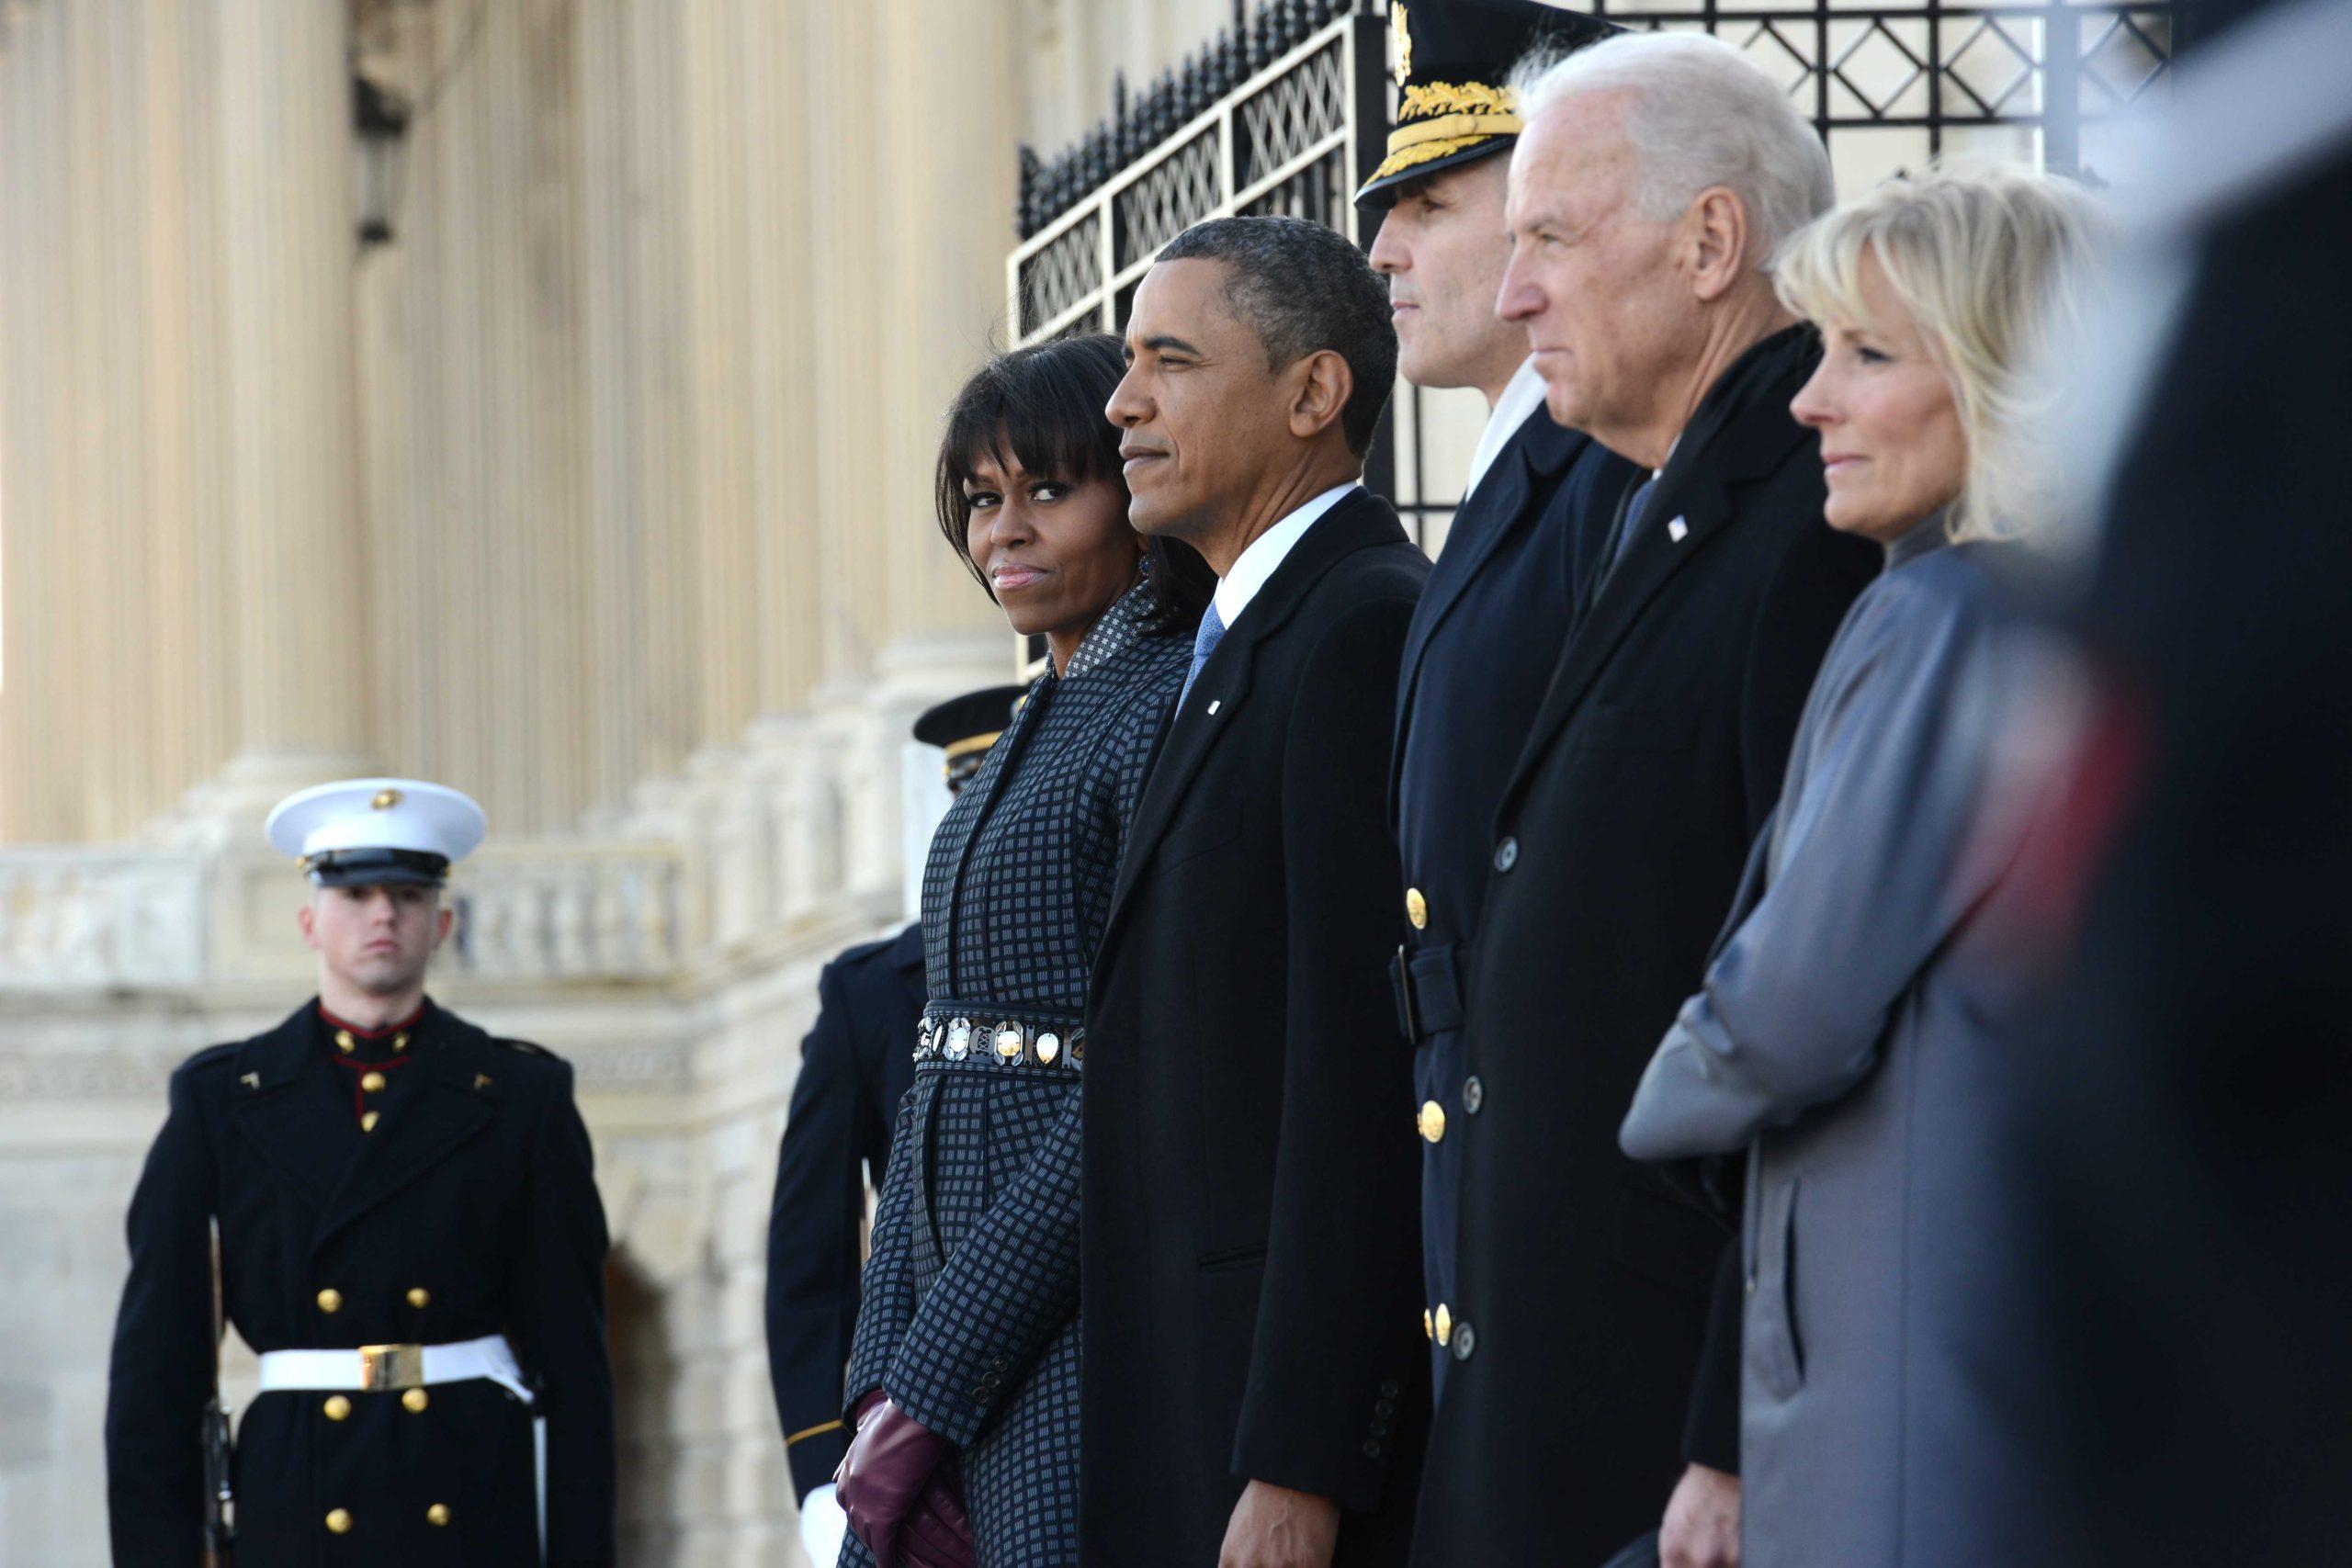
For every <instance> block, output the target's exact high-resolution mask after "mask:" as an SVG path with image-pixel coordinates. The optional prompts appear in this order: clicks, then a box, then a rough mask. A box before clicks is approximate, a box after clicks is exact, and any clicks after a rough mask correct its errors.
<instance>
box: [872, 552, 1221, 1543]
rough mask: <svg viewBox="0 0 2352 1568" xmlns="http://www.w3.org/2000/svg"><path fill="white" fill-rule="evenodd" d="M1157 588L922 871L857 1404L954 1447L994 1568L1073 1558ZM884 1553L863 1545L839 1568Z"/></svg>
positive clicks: (1043, 702) (982, 773) (1154, 700)
mask: <svg viewBox="0 0 2352 1568" xmlns="http://www.w3.org/2000/svg"><path fill="white" fill-rule="evenodd" d="M1153 603H1154V602H1153V600H1152V598H1151V593H1150V588H1149V585H1148V584H1144V585H1140V586H1138V587H1136V589H1134V590H1133V591H1131V592H1129V593H1128V594H1127V595H1126V596H1125V598H1123V599H1121V600H1120V601H1119V602H1118V603H1117V604H1114V606H1112V608H1111V609H1110V610H1109V611H1108V612H1107V613H1106V614H1105V615H1103V619H1102V621H1101V622H1100V623H1098V624H1097V625H1096V626H1095V628H1094V629H1093V631H1092V632H1091V633H1089V634H1088V636H1087V637H1086V640H1085V641H1084V643H1083V644H1081V645H1080V648H1079V649H1078V651H1077V653H1076V654H1075V655H1073V656H1072V658H1071V660H1070V661H1069V669H1068V670H1066V671H1063V672H1062V673H1061V675H1059V676H1058V677H1057V676H1056V675H1054V674H1053V673H1052V672H1051V671H1048V672H1047V673H1046V674H1045V675H1043V676H1041V677H1040V678H1039V679H1038V681H1037V682H1036V684H1035V686H1033V687H1032V688H1031V689H1030V692H1029V695H1028V697H1027V698H1026V699H1025V700H1024V701H1023V704H1022V706H1021V709H1020V711H1019V712H1018V714H1016V715H1015V716H1014V718H1013V721H1012V725H1011V727H1010V728H1007V729H1006V731H1005V733H1004V735H1003V736H1002V738H1001V739H999V740H998V741H997V743H996V745H995V747H994V748H993V749H992V750H990V751H989V755H988V757H987V759H986V760H985V761H983V762H982V763H981V764H980V770H979V772H978V773H977V774H975V775H974V777H973V779H972V782H971V783H970V784H967V785H966V786H965V788H964V790H963V793H962V794H961V795H958V796H957V797H956V804H955V806H954V807H951V808H950V809H949V811H948V813H947V817H946V818H945V820H944V821H943V822H942V823H941V824H940V827H939V831H938V834H937V835H936V836H935V837H934V838H933V840H932V846H931V858H930V861H929V863H928V864H927V866H926V868H925V870H924V873H923V900H922V902H923V947H924V953H925V961H926V969H927V977H928V981H929V988H930V992H931V1000H930V1002H929V1004H928V1005H927V1006H926V1008H925V1009H924V1016H923V1022H922V1029H921V1031H920V1032H919V1034H918V1036H917V1039H916V1040H913V1041H910V1042H909V1044H910V1045H911V1046H914V1047H915V1048H916V1069H915V1084H914V1088H913V1089H911V1090H910V1092H909V1093H908V1095H907V1098H906V1100H904V1101H903V1102H902V1104H901V1105H900V1107H899V1123H898V1132H897V1135H896V1136H895V1137H894V1138H893V1140H892V1148H893V1150H894V1151H899V1150H903V1151H908V1152H909V1153H908V1154H907V1155H900V1156H898V1157H894V1158H893V1159H892V1160H891V1161H890V1170H889V1175H888V1178H887V1179H886V1180H885V1182H884V1184H883V1190H882V1198H881V1202H880V1206H879V1208H878V1210H877V1212H876V1222H875V1230H874V1251H873V1256H872V1258H870V1259H869V1260H868V1262H867V1264H866V1269H865V1305H864V1308H863V1309H862V1310H861V1311H860V1313H859V1314H858V1319H857V1333H856V1338H855V1341H854V1348H853V1351H852V1354H851V1358H850V1366H849V1378H848V1385H847V1396H846V1399H845V1401H844V1409H845V1410H847V1409H850V1408H854V1406H855V1405H856V1404H857V1402H858V1400H859V1399H860V1398H861V1397H863V1396H864V1395H865V1393H867V1392H868V1391H870V1390H872V1389H874V1388H876V1387H877V1386H878V1387H881V1388H883V1389H886V1390H888V1393H889V1394H890V1397H891V1398H892V1399H894V1400H896V1401H897V1402H898V1403H899V1406H900V1407H901V1408H902V1409H904V1410H905V1411H906V1412H907V1413H908V1414H909V1415H910V1416H913V1417H914V1418H915V1419H916V1420H918V1421H921V1422H922V1423H923V1425H925V1426H927V1427H931V1428H932V1429H933V1430H934V1431H937V1432H941V1433H944V1435H946V1436H947V1437H949V1438H953V1439H954V1440H955V1441H956V1443H957V1444H958V1445H959V1446H960V1447H961V1448H962V1450H963V1454H962V1463H963V1469H964V1483H965V1491H966V1497H967V1503H968V1505H969V1506H970V1510H971V1517H972V1533H973V1540H974V1545H975V1546H976V1547H977V1548H978V1558H979V1562H980V1563H981V1568H998V1565H1007V1568H1010V1565H1012V1564H1019V1565H1021V1568H1033V1565H1034V1568H1047V1565H1051V1564H1057V1563H1074V1562H1077V1561H1078V1451H1079V1450H1078V1398H1079V1383H1078V1372H1079V1362H1078V1356H1079V1326H1078V1271H1079V1149H1080V1144H1079V1138H1080V1111H1079V1092H1078V1089H1079V1073H1080V1070H1081V1064H1082V1063H1083V1061H1084V1054H1085V1041H1084V1036H1083V1022H1084V1018H1085V1008H1086V987H1087V976H1088V972H1089V969H1090V967H1091V964H1092V963H1093V958H1094V949H1095V945H1096V943H1097V942H1099V941H1100V939H1101V937H1102V934H1103V922H1104V920H1105V919H1106V918H1107V917H1108V914H1109V909H1110V902H1111V888H1112V883H1113V880H1114V876H1115V874H1116V873H1117V871H1118V864H1119V852H1120V850H1121V849H1122V847H1123V846H1124V845H1125V840H1126V834H1127V828H1128V824H1129V822H1130V821H1131V820H1132V818H1133V817H1134V815H1135V806H1136V799H1137V798H1138V797H1139V796H1140V795H1141V794H1142V791H1143V780H1144V774H1145V772H1146V770H1147V769H1148V766H1149V764H1150V761H1151V757H1152V752H1153V750H1154V749H1155V748H1156V747H1157V745H1158V744H1159V737H1160V733H1161V731H1162V729H1163V728H1165V726H1166V722H1167V717H1168V715H1169V712H1170V710H1171V709H1172V708H1173V707H1174V706H1175V703H1176V696H1177V693H1178V691H1179V690H1180V689H1181V688H1182V684H1183V681H1184V671H1185V669H1186V667H1187V665H1188V664H1189V662H1190V660H1191V655H1192V638H1191V637H1188V636H1185V635H1183V634H1182V633H1178V634H1175V635H1157V636H1155V635H1151V634H1148V633H1147V632H1145V631H1144V629H1143V622H1144V621H1145V619H1146V618H1147V617H1148V615H1150V613H1151V610H1152V608H1153ZM910 1156H911V1157H910ZM871 1561H872V1559H871V1558H870V1557H869V1556H868V1555H867V1553H866V1551H865V1548H864V1546H862V1545H861V1544H860V1543H859V1542H858V1540H856V1538H855V1537H854V1536H853V1537H852V1538H851V1539H850V1540H849V1541H848V1542H847V1544H846V1545H845V1546H844V1548H843V1550H842V1562H843V1563H853V1564H864V1563H866V1562H871Z"/></svg>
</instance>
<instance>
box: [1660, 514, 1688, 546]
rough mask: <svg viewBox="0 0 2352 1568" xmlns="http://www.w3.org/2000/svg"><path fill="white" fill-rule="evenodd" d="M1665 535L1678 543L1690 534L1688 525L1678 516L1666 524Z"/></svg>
mask: <svg viewBox="0 0 2352 1568" xmlns="http://www.w3.org/2000/svg"><path fill="white" fill-rule="evenodd" d="M1666 536H1667V537H1668V538H1669V539H1671V540H1673V541H1674V542H1675V543H1676V544H1678V545H1679V544H1680V543H1681V542H1682V541H1683V540H1685V539H1687V538H1689V537H1690V536H1691V525H1690V524H1688V523H1685V522H1684V521H1683V520H1682V519H1681V518H1679V517H1678V518H1676V519H1675V520H1674V521H1673V522H1671V523H1668V525H1666Z"/></svg>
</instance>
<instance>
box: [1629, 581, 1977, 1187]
mask: <svg viewBox="0 0 2352 1568" xmlns="http://www.w3.org/2000/svg"><path fill="white" fill-rule="evenodd" d="M1913 570H1922V569H1913ZM1930 581H1932V580H1930ZM1926 586H1927V582H1926V581H1921V582H1911V583H1900V582H1890V583H1888V584H1886V585H1885V587H1886V589H1888V590H1891V591H1892V592H1883V593H1881V594H1880V595H1877V596H1875V598H1876V602H1875V603H1874V604H1871V605H1869V606H1867V615H1866V616H1865V617H1864V618H1863V619H1860V620H1858V622H1857V624H1856V625H1855V626H1854V628H1853V631H1852V633H1851V635H1850V636H1849V637H1848V639H1847V641H1846V643H1845V644H1844V645H1842V646H1841V649H1840V657H1839V659H1838V668H1836V669H1834V670H1832V671H1825V674H1824V687H1823V690H1822V692H1821V693H1820V695H1819V699H1818V700H1819V701H1820V702H1821V703H1822V705H1823V711H1822V714H1821V716H1820V718H1819V720H1818V728H1819V730H1820V744H1819V746H1818V749H1817V750H1815V752H1814V753H1813V755H1812V761H1810V762H1809V763H1808V768H1807V776H1806V779H1805V781H1804V786H1803V788H1802V790H1801V792H1800V793H1799V794H1798V795H1793V796H1792V797H1790V798H1787V799H1785V800H1783V801H1782V802H1781V820H1780V821H1779V822H1778V823H1776V824H1775V826H1774V829H1773V830H1774V831H1775V832H1776V833H1777V834H1778V835H1779V836H1780V841H1779V845H1778V852H1777V854H1776V857H1775V858H1776V864H1775V867H1774V871H1773V876H1772V881H1771V883H1770V886H1768V887H1767V888H1766V890H1765V893H1764V896H1763V897H1762V898H1761V899H1760V900H1758V903H1757V906H1756V908H1755V909H1754V910H1753V911H1751V912H1750V913H1749V915H1748V917H1747V919H1746V920H1745V921H1744V922H1743V923H1742V924H1741V926H1740V928H1739V930H1738V931H1736V932H1734V933H1733V934H1732V936H1731V938H1730V940H1729V941H1727V942H1725V943H1724V946H1723V949H1722V951H1721V952H1720V953H1717V955H1716V957H1715V959H1714V962H1713V964H1711V965H1710V966H1709V968H1708V971H1707V976H1706V981H1705V985H1704V987H1703V988H1702V989H1701V990H1700V991H1699V993H1698V994H1697V995H1695V996H1693V997H1691V998H1690V999H1689V1000H1688V1001H1686V1002H1684V1003H1683V1005H1682V1009H1681V1011H1680V1013H1679V1016H1678V1017H1677V1018H1676V1020H1675V1021H1674V1024H1673V1026H1672V1027H1671V1028H1670V1029H1668V1032H1667V1034H1666V1038H1665V1040H1664V1041H1663V1042H1662V1043H1660V1044H1659V1046H1658V1049H1657V1055H1655V1056H1653V1057H1652V1059H1651V1061H1650V1065H1649V1067H1648V1068H1647V1070H1646V1071H1645V1073H1644V1075H1643V1077H1642V1082H1641V1086H1640V1088H1639V1089H1637V1090H1636V1091H1635V1094H1634V1104H1633V1109H1632V1111H1630V1112H1629V1113H1628V1114H1627V1116H1626V1118H1625V1122H1624V1126H1623V1130H1622V1132H1621V1134H1620V1142H1621V1143H1622V1145H1623V1147H1624V1150H1625V1152H1626V1153H1627V1154H1629V1155H1631V1156H1634V1158H1636V1159H1672V1158H1679V1157H1685V1156H1694V1155H1701V1154H1712V1153H1730V1152H1733V1151H1735V1150H1738V1149H1742V1148H1745V1147H1746V1146H1747V1143H1748V1141H1749V1140H1750V1139H1752V1138H1754V1137H1755V1136H1756V1135H1757V1134H1758V1133H1761V1132H1763V1131H1764V1130H1766V1129H1767V1128H1770V1127H1776V1126H1782V1125H1785V1124H1787V1123H1788V1122H1792V1121H1793V1120H1794V1119H1795V1118H1796V1117H1797V1116H1798V1115H1799V1114H1800V1113H1801V1112H1803V1111H1805V1110H1806V1109H1808V1108H1809V1107H1812V1106H1815V1105H1820V1104H1823V1103H1825V1102H1826V1101H1828V1100H1836V1099H1838V1097H1839V1096H1840V1095H1843V1094H1844V1093H1845V1092H1846V1091H1847V1090H1848V1089H1851V1088H1852V1087H1853V1086H1854V1085H1855V1084H1856V1083H1858V1082H1859V1081H1860V1079H1861V1077H1863V1075H1864V1074H1866V1073H1868V1072H1869V1071H1870V1069H1871V1066H1872V1065H1873V1064H1874V1063H1875V1062H1876V1060H1877V1057H1878V1052H1879V1049H1880V1044H1881V1042H1882V1041H1883V1038H1884V1037H1885V1034H1886V1032H1887V1028H1888V1024H1889V1022H1890V1021H1891V1019H1892V1017H1893V1013H1894V1008H1895V1007H1896V1005H1897V1003H1898V1002H1899V1001H1900V1000H1901V999H1902V998H1903V996H1904V994H1905V992H1906V991H1907V990H1909V988H1910V987H1911V985H1912V983H1913V981H1914V980H1915V979H1916V978H1917V976H1918V973H1919V971H1920V969H1921V968H1922V966H1924V965H1925V964H1927V963H1928V960H1929V958H1930V957H1931V956H1932V955H1933V954H1934V953H1935V952H1936V950H1937V949H1938V948H1939V947H1940V946H1941V945H1942V944H1943V942H1945V940H1946V939H1947V938H1948V937H1949V936H1950V935H1951V932H1952V931H1953V930H1954V929H1955V928H1956V927H1957V926H1958V925H1959V923H1960V921H1961V920H1962V917H1963V916H1964V915H1965V914H1966V912H1967V910H1968V909H1969V908H1970V907H1971V906H1973V904H1974V903H1975V902H1976V901H1977V899H1978V898H1979V897H1981V896H1982V895H1983V894H1984V892H1985V889H1986V887H1987V886H1989V885H1990V882H1991V880H1992V877H1993V874H1994V873H1995V872H1996V870H1997V860H1996V857H1993V856H1988V855H1985V854H1982V853H1970V852H1968V850H1969V848H1970V846H1969V843H1968V839H1969V835H1970V831H1971V829H1972V827H1973V818H1974V813H1973V806H1974V804H1975V802H1976V800H1977V796H1978V788H1979V784H1980V783H1981V781H1982V778H1983V775H1984V769H1985V760H1986V757H1987V750H1988V747H1987V743H1988V741H1989V739H1990V738H1991V735H1992V732H1993V729H1994V727H1995V718H1996V714H1997V713H1998V712H1999V711H2000V708H2001V705H2002V702H2003V698H2002V695H2001V688H2002V687H2003V686H2005V685H2006V684H2007V679H2008V677H2007V674H2005V672H2004V671H2006V670H2009V669H2014V668H2015V667H2016V663H2017V652H2016V650H2011V649H2006V648H2004V647H2003V645H2002V640H2001V638H2000V637H1999V636H1998V634H1997V633H1996V630H1995V629H1994V627H1993V626H1992V625H1991V623H1990V622H1989V620H1988V618H1987V616H1986V615H1985V614H1984V613H1983V611H1982V610H1981V609H1979V608H1977V607H1975V606H1974V605H1973V604H1972V603H1970V602H1966V601H1963V600H1962V599H1960V598H1959V597H1958V596H1957V595H1954V594H1950V593H1942V594H1938V593H1933V592H1925V591H1923V590H1924V589H1925V587H1926Z"/></svg>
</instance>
